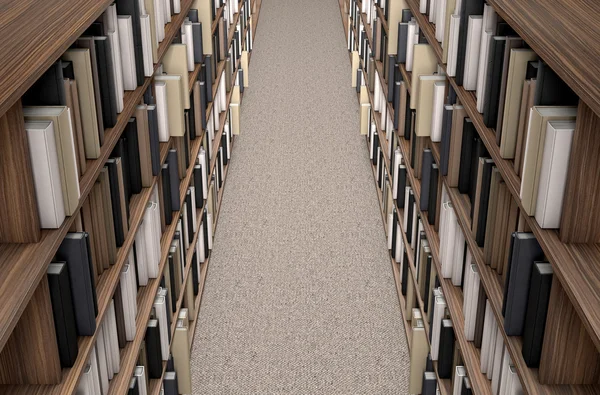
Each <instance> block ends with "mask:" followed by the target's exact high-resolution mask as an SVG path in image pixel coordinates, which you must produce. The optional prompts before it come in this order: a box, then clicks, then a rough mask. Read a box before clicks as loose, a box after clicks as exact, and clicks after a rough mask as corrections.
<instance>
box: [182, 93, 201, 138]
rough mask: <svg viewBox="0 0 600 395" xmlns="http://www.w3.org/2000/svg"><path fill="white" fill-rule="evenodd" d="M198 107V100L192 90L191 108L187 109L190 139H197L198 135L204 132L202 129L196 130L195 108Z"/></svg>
mask: <svg viewBox="0 0 600 395" xmlns="http://www.w3.org/2000/svg"><path fill="white" fill-rule="evenodd" d="M195 108H196V101H195V100H194V92H192V93H191V94H190V109H189V110H185V112H186V114H187V119H188V121H189V122H188V125H189V130H188V131H189V134H188V135H189V137H190V140H195V139H196V137H197V136H198V135H199V134H200V133H201V132H202V131H201V130H196V111H194V109H195Z"/></svg>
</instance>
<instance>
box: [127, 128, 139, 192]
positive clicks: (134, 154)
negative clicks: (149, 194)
mask: <svg viewBox="0 0 600 395" xmlns="http://www.w3.org/2000/svg"><path fill="white" fill-rule="evenodd" d="M124 134H125V137H126V138H127V159H128V162H129V167H128V169H126V170H127V171H128V172H129V187H130V193H131V194H136V193H140V192H141V191H142V168H141V165H140V146H139V142H138V134H137V120H136V119H135V118H129V121H128V122H127V126H126V127H125V132H124ZM124 170H125V169H124Z"/></svg>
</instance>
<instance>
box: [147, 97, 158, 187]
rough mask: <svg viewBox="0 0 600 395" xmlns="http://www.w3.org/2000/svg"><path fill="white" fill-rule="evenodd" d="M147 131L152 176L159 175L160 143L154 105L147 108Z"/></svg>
mask: <svg viewBox="0 0 600 395" xmlns="http://www.w3.org/2000/svg"><path fill="white" fill-rule="evenodd" d="M148 129H149V131H150V158H151V160H152V175H153V176H158V174H159V173H160V143H159V140H158V114H157V112H156V106H155V105H151V106H150V105H149V106H148Z"/></svg>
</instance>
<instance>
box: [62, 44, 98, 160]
mask: <svg viewBox="0 0 600 395" xmlns="http://www.w3.org/2000/svg"><path fill="white" fill-rule="evenodd" d="M62 59H63V60H68V61H70V62H71V63H72V64H73V73H74V74H75V80H76V81H77V90H78V93H79V95H78V96H79V109H80V112H81V127H82V128H83V142H84V146H85V156H86V158H88V159H97V158H98V157H99V156H100V135H99V130H98V114H97V113H96V96H95V93H94V79H93V77H92V64H91V58H90V50H89V49H87V48H71V49H68V50H67V51H66V52H65V53H64V54H63V56H62Z"/></svg>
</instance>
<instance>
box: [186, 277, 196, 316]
mask: <svg viewBox="0 0 600 395" xmlns="http://www.w3.org/2000/svg"><path fill="white" fill-rule="evenodd" d="M194 303H195V302H194V284H192V276H191V275H189V276H188V278H187V282H186V285H185V295H184V298H183V305H184V306H185V308H187V310H188V316H190V317H194V316H195V314H194V312H195V309H194Z"/></svg>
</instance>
